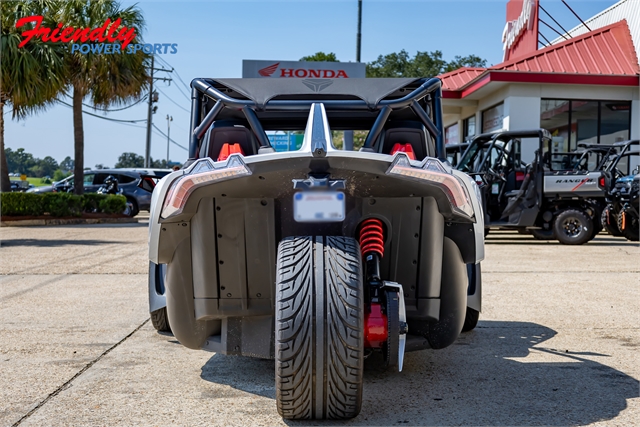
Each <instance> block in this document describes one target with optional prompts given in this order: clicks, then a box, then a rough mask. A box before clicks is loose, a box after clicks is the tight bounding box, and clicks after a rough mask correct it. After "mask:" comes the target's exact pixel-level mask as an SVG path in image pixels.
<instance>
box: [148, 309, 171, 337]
mask: <svg viewBox="0 0 640 427" xmlns="http://www.w3.org/2000/svg"><path fill="white" fill-rule="evenodd" d="M151 324H152V325H153V327H154V328H155V329H156V331H160V332H171V327H170V326H169V317H168V316H167V307H162V308H161V309H158V310H156V311H152V312H151Z"/></svg>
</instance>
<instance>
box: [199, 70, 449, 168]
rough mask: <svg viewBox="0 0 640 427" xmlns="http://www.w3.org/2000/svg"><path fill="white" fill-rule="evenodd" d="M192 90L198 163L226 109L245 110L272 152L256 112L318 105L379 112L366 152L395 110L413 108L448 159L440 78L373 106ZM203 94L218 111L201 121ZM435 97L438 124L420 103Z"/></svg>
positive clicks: (206, 87)
mask: <svg viewBox="0 0 640 427" xmlns="http://www.w3.org/2000/svg"><path fill="white" fill-rule="evenodd" d="M191 87H192V96H191V98H192V108H191V129H192V134H191V139H190V145H189V158H190V159H195V158H196V155H197V146H198V142H199V140H200V138H202V136H204V134H205V133H206V131H207V130H208V129H209V127H210V126H211V124H212V123H213V121H214V120H215V118H216V116H217V115H218V114H219V112H220V111H222V109H223V108H224V107H227V108H233V109H239V110H242V112H243V113H244V115H245V117H246V118H247V120H248V121H249V124H250V125H251V128H252V130H253V133H254V134H255V135H256V137H257V138H258V141H259V142H260V147H261V148H267V149H271V148H272V147H271V143H270V142H269V138H268V137H267V135H266V133H265V131H264V128H263V127H262V125H261V124H260V121H259V120H258V117H257V115H256V113H255V110H258V111H264V110H269V111H290V110H300V109H301V108H305V107H308V108H311V105H312V104H314V103H322V104H324V106H325V108H326V109H341V110H354V111H375V110H379V114H378V117H377V118H376V121H375V122H374V125H373V127H372V129H371V130H370V131H369V135H368V136H367V139H366V141H365V145H364V148H367V149H372V148H373V146H374V145H375V144H376V142H377V139H378V137H379V136H380V133H381V131H382V128H383V127H384V124H385V122H386V120H387V119H388V118H389V114H390V113H391V111H393V110H400V109H403V108H407V107H410V108H411V110H412V111H413V112H414V113H415V114H416V115H417V116H418V118H419V119H420V121H421V122H422V123H423V124H424V126H425V127H426V128H427V130H428V131H429V133H430V134H431V135H432V136H433V138H434V139H435V140H436V152H437V156H438V158H439V159H440V160H445V159H446V151H445V147H444V135H443V132H441V131H440V129H442V102H441V97H442V82H441V81H440V79H438V78H435V77H434V78H430V79H428V80H426V81H425V82H424V83H422V84H421V85H420V86H419V87H418V88H416V89H414V90H413V91H412V92H411V93H409V94H407V95H405V96H403V97H402V98H398V99H387V100H380V101H378V102H377V103H375V104H369V103H367V102H365V101H364V100H359V99H357V100H317V99H315V100H314V99H309V100H270V101H267V102H266V103H263V104H258V103H256V102H255V101H253V100H250V99H237V98H233V97H231V96H229V95H227V94H225V93H223V92H222V91H220V90H218V89H216V88H215V87H213V85H211V83H209V82H208V81H207V80H205V79H194V80H192V82H191ZM199 93H202V94H203V95H205V96H207V97H209V98H211V99H212V100H214V101H216V103H215V104H214V107H213V108H212V109H211V111H209V113H208V114H207V116H206V117H205V118H204V120H202V122H200V121H199V118H200V115H201V105H200V102H198V101H199V99H198V97H199ZM429 94H432V100H433V103H434V105H433V110H434V117H435V123H434V122H433V120H431V118H430V117H429V115H428V114H427V113H426V111H425V110H424V108H422V106H421V105H420V104H419V103H418V100H420V99H422V98H424V97H425V96H427V95H429Z"/></svg>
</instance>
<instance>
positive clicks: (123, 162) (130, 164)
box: [114, 153, 144, 169]
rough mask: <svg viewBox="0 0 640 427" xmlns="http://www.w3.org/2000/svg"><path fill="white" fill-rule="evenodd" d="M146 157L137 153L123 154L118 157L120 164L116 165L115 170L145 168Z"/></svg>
mask: <svg viewBox="0 0 640 427" xmlns="http://www.w3.org/2000/svg"><path fill="white" fill-rule="evenodd" d="M143 167H144V157H142V156H140V155H138V154H136V153H122V154H121V155H120V157H118V162H117V163H116V164H115V165H114V168H116V169H118V168H143Z"/></svg>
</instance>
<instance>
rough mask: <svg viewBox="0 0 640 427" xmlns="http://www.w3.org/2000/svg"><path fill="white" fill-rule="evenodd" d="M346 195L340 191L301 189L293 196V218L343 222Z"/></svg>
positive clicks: (304, 220) (303, 220) (298, 220)
mask: <svg viewBox="0 0 640 427" xmlns="http://www.w3.org/2000/svg"><path fill="white" fill-rule="evenodd" d="M344 218H345V197H344V193H342V192H340V191H300V192H298V193H296V194H295V195H294V196H293V219H294V220H295V221H297V222H341V221H344Z"/></svg>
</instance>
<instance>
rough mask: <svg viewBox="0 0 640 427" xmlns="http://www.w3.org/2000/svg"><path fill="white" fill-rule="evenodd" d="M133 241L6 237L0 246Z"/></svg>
mask: <svg viewBox="0 0 640 427" xmlns="http://www.w3.org/2000/svg"><path fill="white" fill-rule="evenodd" d="M128 243H132V242H121V241H117V240H93V239H87V240H82V239H71V240H61V239H51V240H49V239H5V240H2V243H0V247H17V246H36V247H41V248H53V247H58V246H97V245H102V244H105V245H111V244H128Z"/></svg>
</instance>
